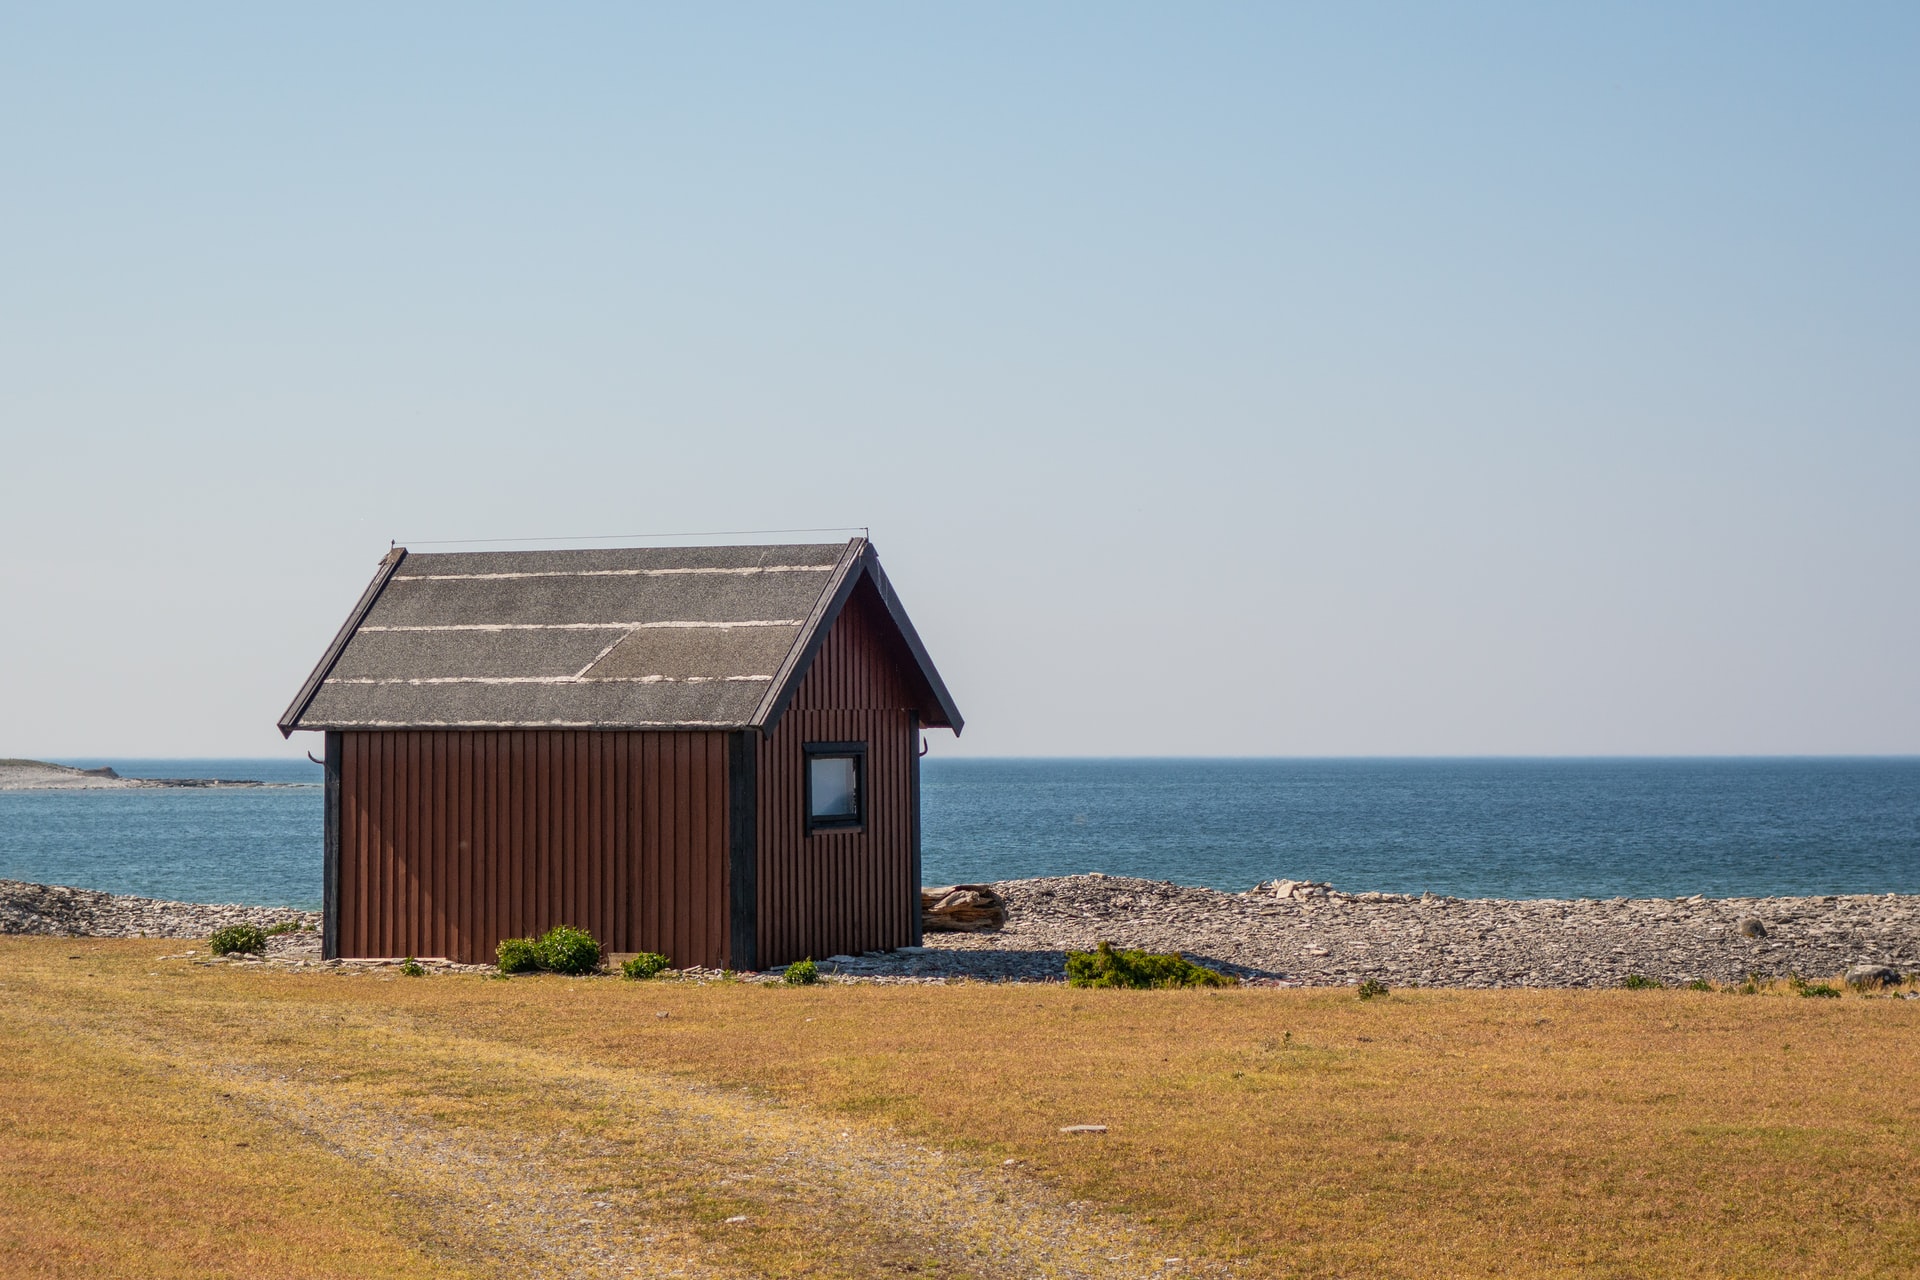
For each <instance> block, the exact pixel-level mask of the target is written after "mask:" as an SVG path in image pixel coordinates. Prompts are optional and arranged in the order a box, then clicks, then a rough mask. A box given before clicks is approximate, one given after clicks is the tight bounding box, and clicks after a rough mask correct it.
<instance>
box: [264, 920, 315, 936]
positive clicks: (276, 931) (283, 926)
mask: <svg viewBox="0 0 1920 1280" xmlns="http://www.w3.org/2000/svg"><path fill="white" fill-rule="evenodd" d="M304 928H306V926H305V925H303V924H301V923H300V922H299V921H298V920H282V921H281V922H280V923H279V924H277V925H275V926H273V928H271V929H269V930H267V936H268V937H269V938H277V937H279V936H280V935H281V934H283V933H298V932H300V930H302V929H304Z"/></svg>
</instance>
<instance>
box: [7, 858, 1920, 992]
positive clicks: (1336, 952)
mask: <svg viewBox="0 0 1920 1280" xmlns="http://www.w3.org/2000/svg"><path fill="white" fill-rule="evenodd" d="M991 887H992V888H993V889H994V890H995V891H996V892H997V893H999V894H1000V895H1001V896H1002V897H1004V898H1005V900H1006V904H1007V924H1006V926H1005V927H1004V928H1003V929H1001V930H999V931H998V932H994V933H929V934H927V935H926V939H925V942H926V945H925V946H923V947H919V948H903V949H901V950H899V951H894V952H885V953H870V954H867V955H864V956H833V957H820V959H821V960H822V962H823V963H822V965H821V967H822V971H823V972H825V973H826V974H828V975H829V976H832V977H838V978H842V979H864V980H870V981H880V982H914V981H918V982H927V981H943V980H954V979H975V980H981V981H999V982H1006V981H1029V982H1033V981H1041V982H1044V981H1059V980H1060V978H1061V976H1062V970H1063V968H1064V965H1065V959H1066V953H1067V952H1068V951H1070V950H1085V949H1088V948H1091V947H1093V946H1094V945H1095V944H1097V943H1099V942H1101V941H1103V940H1104V941H1110V942H1112V943H1114V944H1115V945H1118V946H1126V947H1141V948H1145V949H1147V950H1152V951H1180V952H1184V953H1185V954H1187V955H1188V956H1190V957H1191V958H1193V959H1194V960H1197V961H1199V962H1201V963H1203V964H1208V965H1212V966H1215V967H1217V968H1220V969H1223V970H1226V971H1228V972H1231V973H1234V974H1236V975H1238V976H1240V977H1242V978H1245V979H1248V980H1250V981H1254V982H1259V983H1266V984H1276V985H1287V986H1340V985H1350V984H1354V983H1359V982H1362V981H1365V980H1367V979H1374V980H1376V981H1380V982H1384V983H1386V984H1387V985H1389V986H1422V987H1615V986H1619V985H1620V984H1621V983H1622V982H1624V981H1625V980H1626V978H1627V977H1628V976H1629V975H1633V974H1638V975H1640V976H1642V977H1647V978H1652V979H1655V980H1657V981H1660V982H1663V983H1666V984H1669V985H1672V984H1677V983H1685V982H1689V981H1693V980H1696V979H1706V980H1708V981H1712V982H1717V983H1730V982H1739V981H1741V980H1742V979H1744V978H1746V977H1747V976H1748V975H1749V974H1760V975H1762V976H1764V977H1769V978H1777V977H1786V976H1788V975H1792V974H1797V975H1800V976H1802V977H1807V978H1820V977H1832V976H1834V975H1837V974H1841V973H1843V972H1845V971H1846V970H1847V969H1849V968H1851V967H1853V966H1855V965H1860V964H1872V965H1886V966H1891V967H1893V968H1896V969H1899V970H1900V971H1901V972H1903V973H1911V972H1914V971H1916V970H1920V895H1910V894H1909V895H1896V894H1884V895H1872V896H1868V895H1838V896H1825V897H1796V898H1700V897H1695V898H1646V899H1624V898H1620V899H1606V900H1596V899H1568V900H1548V899H1542V900H1523V901H1504V900H1500V899H1463V898H1446V897H1438V896H1435V895H1432V894H1427V895H1423V896H1421V897H1409V896H1405V895H1400V894H1386V893H1342V892H1339V891H1338V890H1335V889H1332V888H1331V887H1329V886H1326V885H1313V884H1304V883H1297V882H1294V881H1278V882H1274V883H1270V884H1266V885H1262V886H1259V887H1258V888H1256V889H1253V890H1250V891H1248V892H1246V893H1223V892H1221V891H1219V890H1215V889H1202V888H1196V887H1194V886H1191V885H1177V884H1172V883H1169V882H1165V881H1153V880H1138V879H1132V878H1129V877H1123V876H1105V875H1100V874H1098V873H1094V874H1089V875H1080V876H1067V877H1060V878H1052V879H1034V880H1009V881H1001V882H999V883H996V884H994V885H993V886H991ZM283 922H293V923H294V924H296V925H298V926H301V931H300V932H298V933H293V934H287V935H283V936H282V937H277V938H275V939H274V943H275V946H274V947H273V950H272V952H270V955H272V956H275V957H280V956H284V958H286V959H290V960H303V961H307V962H317V960H318V952H317V938H316V936H315V934H314V933H313V932H311V930H313V929H317V928H318V926H319V913H318V912H312V911H293V910H289V909H286V908H274V907H245V906H235V905H207V904H201V903H184V902H166V901H160V900H156V899H152V898H137V897H130V896H124V895H116V894H108V893H100V892H97V891H94V890H88V889H69V888H63V887H59V886H51V885H35V884H25V883H22V882H20V881H10V880H0V933H11V934H23V933H38V934H57V935H61V936H67V937H78V936H96V937H136V936H144V937H152V938H200V937H205V936H207V934H209V933H211V932H212V931H213V930H214V929H217V928H219V927H221V926H222V925H227V924H240V923H246V924H256V925H260V926H261V927H263V928H268V927H271V926H273V925H276V924H280V923H283ZM460 967H465V966H460Z"/></svg>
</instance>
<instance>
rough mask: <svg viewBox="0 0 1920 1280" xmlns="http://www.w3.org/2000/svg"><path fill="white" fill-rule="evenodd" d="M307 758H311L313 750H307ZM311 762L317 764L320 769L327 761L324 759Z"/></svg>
mask: <svg viewBox="0 0 1920 1280" xmlns="http://www.w3.org/2000/svg"><path fill="white" fill-rule="evenodd" d="M307 759H309V760H313V752H311V751H309V752H307ZM313 762H314V763H315V764H317V765H319V766H320V767H321V768H322V769H324V768H326V767H327V762H326V761H325V760H313Z"/></svg>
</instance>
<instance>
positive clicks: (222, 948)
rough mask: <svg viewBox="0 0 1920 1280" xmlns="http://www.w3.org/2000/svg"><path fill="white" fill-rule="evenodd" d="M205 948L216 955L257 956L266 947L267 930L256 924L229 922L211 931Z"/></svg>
mask: <svg viewBox="0 0 1920 1280" xmlns="http://www.w3.org/2000/svg"><path fill="white" fill-rule="evenodd" d="M207 949H208V950H210V951H212V952H213V954H215V955H217V956H228V955H240V954H246V955H256V956H257V955H259V954H260V953H261V952H263V951H265V950H266V949H267V932H266V930H264V929H262V928H261V927H260V926H259V925H257V924H230V925H227V926H226V927H225V928H222V929H215V930H214V931H213V937H211V938H209V939H208V940H207Z"/></svg>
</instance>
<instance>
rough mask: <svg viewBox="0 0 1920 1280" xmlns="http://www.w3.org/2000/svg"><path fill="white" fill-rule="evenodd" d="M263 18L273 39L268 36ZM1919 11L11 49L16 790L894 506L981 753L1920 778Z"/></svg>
mask: <svg viewBox="0 0 1920 1280" xmlns="http://www.w3.org/2000/svg"><path fill="white" fill-rule="evenodd" d="M269 8H270V9H272V10H273V12H263V11H262V10H263V9H269ZM1916 68H1920V7H1915V6H1913V5H1911V4H1895V5H1879V6H1876V5H1870V4H1849V5H1844V6H1820V5H1807V4H1795V5H1761V4H1750V3H1741V4H1727V5H1700V4H1681V5H1676V4H1671V3H1660V4H1649V5H1644V6H1634V5H1618V4H1609V5H1589V6H1575V5H1537V4H1514V5H1508V6H1479V5H1469V6H1450V7H1446V6H1436V5H1431V4H1417V5H1408V6H1404V7H1403V6H1391V5H1372V4H1350V5H1332V4H1329V5H1321V6H1317V7H1314V8H1311V9H1307V8H1301V9H1287V8H1283V7H1281V6H1278V5H1249V6H1227V5H1202V4H1180V5H1174V4H1157V5H1145V6H1138V7H1126V6H1121V5H1117V4H1112V3H1104V2H1103V3H1097V4H1084V5H1036V4H1032V3H1020V4H1011V5H1007V6H1005V7H993V6H989V5H986V4H978V3H970V4H966V5H954V6H948V7H946V8H944V9H938V8H935V7H933V6H925V5H912V6H902V5H875V6H871V7H852V6H811V5H809V6H801V5H777V6H766V7H755V6H745V5H716V4H704V5H684V6H679V7H677V8H666V7H648V6H641V5H636V4H630V3H622V4H613V5H607V6H589V5H522V6H483V5H476V4H459V5H448V6H445V7H443V8H437V9H436V8H432V7H428V6H424V5H406V6H396V5H391V4H380V5H373V6H367V7H355V6H352V5H348V4H342V3H334V4H328V5H321V6H310V7H308V9H307V11H306V12H305V13H304V14H296V13H293V12H292V10H291V7H290V6H259V5H235V6H233V7H231V8H224V9H223V8H213V7H205V6H192V5H162V6H155V5H143V6H129V7H126V8H114V7H100V6H85V5H80V4H71V5H68V4H62V5H55V6H21V5H15V6H8V7H7V8H6V9H5V10H4V11H0V443H3V444H4V448H3V449H0V535H4V539H5V544H4V545H5V551H4V554H3V555H0V618H4V626H0V755H21V754H26V755H61V754H64V755H109V754H129V755H132V754H141V755H190V754H271V753H275V752H281V751H286V750H289V749H291V750H293V751H299V750H304V749H306V748H307V747H309V746H312V745H313V744H312V743H311V742H309V741H303V740H302V739H301V738H298V737H297V738H296V739H295V742H294V744H293V746H292V747H291V748H288V747H285V746H283V745H282V744H281V742H280V738H279V735H278V733H277V732H276V731H275V730H274V728H273V722H274V720H275V718H276V717H277V716H278V714H279V713H280V711H281V710H282V708H283V707H284V706H285V705H286V703H287V701H288V700H289V698H290V697H291V696H292V694H293V692H294V691H295V689H296V688H297V687H298V686H299V684H300V681H301V680H302V679H303V678H304V676H305V675H306V673H307V671H308V669H309V668H310V667H311V665H312V663H313V662H314V660H315V659H316V658H317V657H318V655H319V653H320V650H321V649H322V648H323V647H324V645H325V643H326V641H327V640H328V639H329V638H330V637H331V635H332V633H333V631H334V629H335V628H336V627H337V626H338V624H339V622H340V620H341V618H342V617H343V616H344V614H345V612H346V610H347V609H348V607H349V606H350V605H351V604H352V602H353V600H354V599H355V597H356V596H357V595H358V593H359V591H360V589H361V587H362V586H363V585H364V583H365V582H366V580H367V578H368V577H369V576H370V575H371V573H372V571H373V568H374V563H375V561H376V560H377V559H378V558H379V557H380V555H381V554H383V553H384V552H385V551H386V549H387V545H388V540H389V539H390V538H393V539H399V540H400V541H402V542H403V543H407V542H412V543H413V544H414V545H421V544H422V541H423V540H426V539H456V538H489V537H514V538H537V537H551V536H557V535H573V534H582V535H584V534H601V533H629V532H640V531H673V530H686V531H695V530H708V529H756V528H779V527H790V526H816V525H870V526H872V529H873V537H874V540H875V542H876V544H877V545H878V547H879V549H880V552H881V555H882V557H883V558H884V560H885V562H886V564H887V566H888V570H889V572H890V573H891V575H892V576H893V578H894V580H895V582H896V583H897V585H898V586H899V588H900V591H901V594H902V596H903V598H904V599H905V601H906V603H907V606H908V607H909V609H911V611H912V612H913V615H914V617H915V620H916V621H917V622H918V624H919V627H920V630H921V632H922V634H923V636H924V637H925V638H926V640H927V642H928V645H929V647H930V648H931V650H932V652H933V654H934V657H935V659H936V660H937V661H938V663H939V664H940V667H941V669H942V671H943V672H944V674H945V675H946V677H947V681H948V683H949V685H950V686H951V687H952V689H953V691H954V694H955V696H956V698H957V699H958V701H959V703H960V705H961V707H962V709H963V711H964V712H965V713H966V715H967V719H968V726H969V727H968V729H967V732H966V735H965V737H964V738H963V739H962V740H961V741H960V742H959V743H958V744H954V743H952V742H951V741H942V742H937V743H936V744H935V747H936V750H939V751H941V752H943V753H954V752H958V753H963V754H996V755H999V754H1062V753H1067V754H1289V755H1292V754H1309V755H1313V754H1430V753H1438V754H1487V753H1497V754H1509V753H1511V754H1530V753H1553V754H1569V753H1571V754H1585V753H1695V752H1710V753H1774V752H1913V751H1920V500H1917V499H1916V490H1917V489H1920V164H1916V150H1915V146H1916V143H1915V139H1916V138H1920V74H1917V73H1916Z"/></svg>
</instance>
